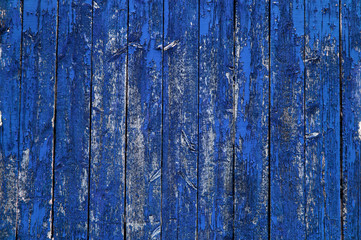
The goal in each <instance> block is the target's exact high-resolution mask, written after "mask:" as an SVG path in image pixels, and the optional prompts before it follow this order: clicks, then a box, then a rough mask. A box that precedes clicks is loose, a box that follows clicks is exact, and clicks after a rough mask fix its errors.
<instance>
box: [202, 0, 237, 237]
mask: <svg viewBox="0 0 361 240" xmlns="http://www.w3.org/2000/svg"><path fill="white" fill-rule="evenodd" d="M233 12H234V9H233V1H228V0H227V1H221V0H215V1H207V0H201V1H200V16H199V17H200V26H199V27H200V33H199V34H200V36H199V93H198V94H199V147H198V151H199V165H198V166H199V170H198V210H197V212H198V238H199V239H232V236H233V174H232V172H233V137H234V111H233V103H234V100H233V95H234V94H233V92H234V91H233V88H234V78H233V69H234V67H233V64H234V62H233V60H234V58H233V53H234V50H233V48H234V44H233V36H234V35H233V34H234V20H233Z"/></svg>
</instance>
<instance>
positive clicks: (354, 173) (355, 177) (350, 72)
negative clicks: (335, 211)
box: [341, 0, 361, 240]
mask: <svg viewBox="0 0 361 240" xmlns="http://www.w3.org/2000/svg"><path fill="white" fill-rule="evenodd" d="M341 2H342V5H341V6H342V36H341V37H342V38H341V41H342V113H343V114H342V145H343V148H342V153H343V155H342V189H343V192H342V193H343V194H342V196H343V205H342V212H343V234H344V239H345V240H348V239H360V238H361V226H360V224H361V214H360V210H361V205H360V198H361V192H360V191H361V188H360V186H361V154H360V153H361V51H360V50H361V42H360V39H361V38H360V37H361V34H360V30H361V28H360V27H361V25H360V24H361V2H360V1H357V0H343V1H341Z"/></svg>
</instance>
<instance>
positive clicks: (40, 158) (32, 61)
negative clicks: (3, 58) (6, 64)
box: [18, 0, 57, 239]
mask: <svg viewBox="0 0 361 240" xmlns="http://www.w3.org/2000/svg"><path fill="white" fill-rule="evenodd" d="M56 18H57V1H56V0H49V1H43V2H40V1H38V0H27V1H24V6H23V44H22V69H21V71H22V72H21V73H22V75H21V93H20V96H21V112H20V117H21V118H20V139H19V142H20V147H19V150H20V152H19V156H20V162H19V180H18V181H19V182H18V205H19V219H18V238H19V239H38V238H42V239H44V238H46V237H47V236H50V235H51V224H52V223H51V220H52V218H51V217H52V216H51V209H52V201H51V200H52V179H53V176H52V159H53V154H52V153H53V144H52V143H53V137H54V136H53V130H54V129H53V122H52V120H53V116H54V89H55V69H56V68H55V62H56V52H55V50H56ZM37 205H38V206H41V207H42V208H44V211H45V214H44V215H43V214H39V213H38V212H37V209H36V206H37ZM33 226H36V227H33Z"/></svg>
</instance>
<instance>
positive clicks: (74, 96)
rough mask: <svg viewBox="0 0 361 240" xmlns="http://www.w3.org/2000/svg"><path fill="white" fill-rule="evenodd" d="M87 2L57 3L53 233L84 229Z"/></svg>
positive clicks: (78, 235)
mask: <svg viewBox="0 0 361 240" xmlns="http://www.w3.org/2000/svg"><path fill="white" fill-rule="evenodd" d="M91 6H92V3H91V0H86V1H77V0H73V1H64V0H61V1H59V24H58V62H57V67H58V70H57V74H58V75H57V99H56V118H55V130H56V135H55V138H56V139H55V160H54V168H55V176H54V177H55V187H54V237H55V238H58V237H61V236H67V238H71V239H86V237H87V229H88V226H87V225H88V224H87V220H88V172H89V122H90V113H89V111H90V110H89V106H90V87H89V86H90V81H91V69H90V68H91V64H90V60H91V56H90V55H91V40H92V35H91V17H92V15H91V14H92V8H91Z"/></svg>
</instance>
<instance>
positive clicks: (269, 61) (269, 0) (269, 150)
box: [267, 0, 271, 240]
mask: <svg viewBox="0 0 361 240" xmlns="http://www.w3.org/2000/svg"><path fill="white" fill-rule="evenodd" d="M267 152H268V201H267V208H268V216H267V217H268V219H267V225H268V226H267V227H268V240H270V239H271V0H268V149H267Z"/></svg>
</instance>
